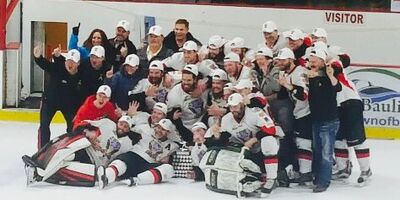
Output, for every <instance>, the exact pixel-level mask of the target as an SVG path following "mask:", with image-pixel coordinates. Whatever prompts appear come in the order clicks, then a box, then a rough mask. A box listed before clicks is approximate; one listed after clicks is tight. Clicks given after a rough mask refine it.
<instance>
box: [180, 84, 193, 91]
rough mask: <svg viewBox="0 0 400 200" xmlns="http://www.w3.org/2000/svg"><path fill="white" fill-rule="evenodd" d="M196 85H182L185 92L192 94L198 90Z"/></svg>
mask: <svg viewBox="0 0 400 200" xmlns="http://www.w3.org/2000/svg"><path fill="white" fill-rule="evenodd" d="M195 85H196V83H193V84H192V85H188V84H183V83H182V89H183V91H184V92H186V93H190V92H193V91H194V89H195V88H196V87H195Z"/></svg>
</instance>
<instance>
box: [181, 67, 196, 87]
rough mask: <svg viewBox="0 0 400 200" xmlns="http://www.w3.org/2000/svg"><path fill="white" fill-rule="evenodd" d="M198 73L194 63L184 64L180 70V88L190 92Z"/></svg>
mask: <svg viewBox="0 0 400 200" xmlns="http://www.w3.org/2000/svg"><path fill="white" fill-rule="evenodd" d="M198 75H199V72H198V67H197V66H196V65H186V66H185V68H184V69H183V71H182V89H183V91H185V92H186V93H189V92H192V91H193V90H194V89H195V88H196V85H197V77H198Z"/></svg>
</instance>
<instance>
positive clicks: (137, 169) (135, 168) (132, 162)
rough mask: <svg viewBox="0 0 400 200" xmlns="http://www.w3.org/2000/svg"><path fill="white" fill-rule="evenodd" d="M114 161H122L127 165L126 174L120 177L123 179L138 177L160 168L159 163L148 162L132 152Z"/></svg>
mask: <svg viewBox="0 0 400 200" xmlns="http://www.w3.org/2000/svg"><path fill="white" fill-rule="evenodd" d="M114 160H121V161H122V162H124V163H125V164H126V172H125V173H124V174H123V175H122V176H120V178H121V179H127V178H130V177H137V175H138V174H140V173H142V172H144V171H147V170H149V169H152V168H155V167H158V166H160V164H158V163H149V162H147V161H146V160H145V159H143V158H142V157H141V156H139V155H138V154H136V153H133V152H132V151H128V152H126V153H123V154H121V155H119V156H117V157H116V158H115V159H114Z"/></svg>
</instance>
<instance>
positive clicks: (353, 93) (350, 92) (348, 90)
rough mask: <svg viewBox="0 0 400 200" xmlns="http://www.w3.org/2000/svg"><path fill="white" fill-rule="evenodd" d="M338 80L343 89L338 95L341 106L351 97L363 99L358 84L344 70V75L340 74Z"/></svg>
mask: <svg viewBox="0 0 400 200" xmlns="http://www.w3.org/2000/svg"><path fill="white" fill-rule="evenodd" d="M338 81H339V83H340V84H341V85H342V90H341V91H340V92H338V93H337V96H336V100H337V103H338V106H340V104H341V103H343V102H345V101H347V100H350V99H356V100H361V97H360V95H359V94H358V91H357V88H356V86H355V85H354V83H353V82H352V81H351V80H350V79H348V78H347V76H346V74H345V73H344V72H343V73H342V75H340V76H339V78H338Z"/></svg>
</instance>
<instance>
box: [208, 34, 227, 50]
mask: <svg viewBox="0 0 400 200" xmlns="http://www.w3.org/2000/svg"><path fill="white" fill-rule="evenodd" d="M224 44H225V40H224V38H223V37H222V36H220V35H213V36H211V37H210V39H208V45H207V46H208V48H210V49H219V48H221V47H222V46H224Z"/></svg>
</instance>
